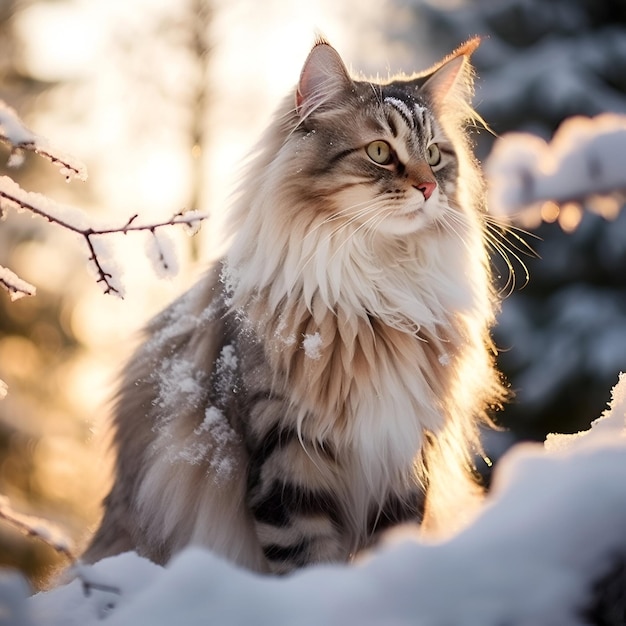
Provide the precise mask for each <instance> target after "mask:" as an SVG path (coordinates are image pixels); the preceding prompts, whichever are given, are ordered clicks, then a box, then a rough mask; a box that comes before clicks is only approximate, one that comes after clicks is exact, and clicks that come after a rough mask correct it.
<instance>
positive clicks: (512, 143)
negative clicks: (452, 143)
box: [485, 114, 626, 230]
mask: <svg viewBox="0 0 626 626" xmlns="http://www.w3.org/2000/svg"><path fill="white" fill-rule="evenodd" d="M624 163H626V115H616V114H604V115H599V116H597V117H595V118H583V117H574V118H570V119H568V120H566V121H565V122H564V123H563V124H562V125H561V126H560V127H559V129H558V130H557V132H556V134H555V135H554V138H553V139H552V141H551V142H550V143H546V142H545V141H544V140H543V139H540V138H539V137H535V136H533V135H529V134H524V133H511V134H508V135H504V136H503V137H502V138H500V139H499V140H498V141H497V142H496V144H495V146H494V148H493V150H492V152H491V154H490V156H489V159H488V160H487V163H486V166H485V169H486V173H487V177H488V179H489V187H490V206H491V207H492V209H493V210H494V211H495V212H496V213H501V214H502V213H503V214H505V215H508V216H509V217H518V218H519V216H520V215H521V216H522V218H524V217H526V218H527V217H528V213H529V212H530V213H534V214H535V215H537V214H539V215H541V217H542V218H544V219H546V220H547V221H554V220H555V219H557V218H559V221H560V222H561V224H562V225H563V226H564V227H565V228H566V229H567V230H571V229H573V228H575V226H576V225H577V224H578V221H580V217H581V215H582V209H581V205H582V204H583V203H584V204H585V206H588V207H589V208H590V209H592V210H595V211H596V212H598V213H601V214H602V215H604V216H606V217H614V216H615V214H616V213H617V211H618V210H619V207H620V206H621V202H620V201H621V200H623V197H624V195H625V194H626V169H624ZM561 212H563V214H561V215H560V213H561ZM568 227H569V228H568Z"/></svg>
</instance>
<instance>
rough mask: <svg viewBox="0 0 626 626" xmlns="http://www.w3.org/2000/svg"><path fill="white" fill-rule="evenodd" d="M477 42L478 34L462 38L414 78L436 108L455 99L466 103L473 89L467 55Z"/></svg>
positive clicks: (469, 54)
mask: <svg viewBox="0 0 626 626" xmlns="http://www.w3.org/2000/svg"><path fill="white" fill-rule="evenodd" d="M479 45H480V38H479V37H474V38H473V39H470V40H469V41H466V42H465V43H464V44H463V45H462V46H460V47H459V48H457V49H456V50H455V51H454V52H452V54H450V55H448V56H447V57H446V58H445V59H443V61H441V62H440V63H438V64H437V65H436V66H435V67H434V68H433V69H432V70H430V71H429V72H427V73H426V74H425V75H422V76H420V77H419V78H417V79H416V86H418V88H419V91H420V93H422V94H423V95H424V96H425V97H426V98H427V99H428V100H430V101H431V102H432V103H433V104H434V105H435V106H436V107H440V108H443V107H445V106H446V105H447V104H452V105H454V104H455V103H456V104H461V103H462V104H464V105H466V106H467V105H469V104H470V102H471V99H472V95H473V93H474V90H473V85H474V80H473V71H472V66H471V65H470V56H471V55H472V53H473V52H474V51H475V50H476V48H478V46H479Z"/></svg>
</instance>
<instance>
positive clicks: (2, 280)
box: [0, 265, 37, 301]
mask: <svg viewBox="0 0 626 626" xmlns="http://www.w3.org/2000/svg"><path fill="white" fill-rule="evenodd" d="M0 286H1V287H3V288H4V289H6V290H7V291H8V292H9V297H10V298H11V300H12V301H15V300H19V299H20V298H23V297H24V296H34V295H35V293H36V291H37V289H36V288H35V286H34V285H31V284H30V283H29V282H27V281H25V280H23V279H22V278H20V277H19V276H18V275H17V274H15V273H14V272H12V271H11V270H10V269H9V268H7V267H3V266H2V265H0Z"/></svg>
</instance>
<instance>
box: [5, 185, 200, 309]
mask: <svg viewBox="0 0 626 626" xmlns="http://www.w3.org/2000/svg"><path fill="white" fill-rule="evenodd" d="M10 208H12V209H15V210H18V211H29V212H30V213H33V214H34V215H38V216H39V217H42V218H44V219H45V220H47V221H48V222H51V223H53V224H57V225H58V226H61V227H62V228H64V229H66V230H69V231H71V232H73V233H76V234H77V235H79V236H81V237H82V238H83V239H84V241H85V244H86V245H87V248H88V250H89V261H90V262H91V263H92V264H93V267H94V268H95V271H96V275H97V277H96V280H97V282H98V283H100V284H101V285H102V287H103V290H104V293H106V294H113V295H117V296H120V297H123V295H124V290H123V286H122V285H121V283H120V282H119V278H118V275H117V269H116V267H115V262H114V260H113V257H112V254H111V253H110V250H109V247H108V246H107V245H106V243H105V242H104V241H103V240H102V236H103V235H111V234H113V233H122V234H128V233H131V232H141V231H144V232H146V231H147V232H149V233H151V234H152V235H153V239H154V242H153V244H152V246H151V249H152V254H151V257H150V259H151V260H152V261H153V265H154V267H155V270H156V271H157V272H158V273H159V274H161V275H163V274H166V275H171V274H172V273H175V271H176V268H177V264H176V259H175V255H174V254H173V248H172V246H171V245H170V242H169V239H167V238H166V236H165V235H164V233H162V232H159V233H158V236H157V231H158V230H159V229H162V228H164V227H166V226H174V225H177V224H182V225H184V226H187V227H188V228H189V229H190V230H191V231H192V232H193V230H194V229H195V228H197V226H198V225H199V224H200V222H201V221H202V220H204V219H205V218H206V215H205V214H203V213H200V212H198V211H188V212H186V213H182V212H179V213H176V214H175V215H173V216H172V217H171V218H169V219H167V220H162V221H159V222H153V223H150V224H137V223H136V220H137V218H138V215H133V216H132V217H131V218H130V219H129V220H128V221H127V222H126V223H125V224H122V225H119V226H101V227H93V226H91V225H89V224H88V223H87V221H86V219H85V216H84V214H83V213H82V212H81V211H79V210H77V209H75V208H74V207H69V206H64V205H61V204H59V203H57V202H54V201H53V200H51V199H50V198H48V197H46V196H44V195H42V194H39V193H34V192H30V191H25V190H24V189H22V188H21V187H20V186H19V185H18V184H17V183H16V182H15V181H14V180H12V179H11V178H9V177H7V176H1V177H0V210H3V209H10ZM13 276H14V277H15V275H14V274H13ZM1 278H2V275H0V279H1ZM6 278H7V280H6V283H7V288H8V289H9V290H10V291H11V293H14V294H15V293H19V294H20V295H32V292H30V293H29V292H28V289H27V288H26V287H25V285H27V284H26V283H24V281H21V282H16V281H15V280H10V278H11V277H10V276H7V277H6ZM15 278H17V277H15ZM18 280H19V279H18ZM0 284H2V285H3V286H4V283H3V282H0ZM31 287H32V286H31Z"/></svg>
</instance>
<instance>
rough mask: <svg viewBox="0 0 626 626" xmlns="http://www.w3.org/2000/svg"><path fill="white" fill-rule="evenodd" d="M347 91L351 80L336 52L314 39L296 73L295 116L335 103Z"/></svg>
mask: <svg viewBox="0 0 626 626" xmlns="http://www.w3.org/2000/svg"><path fill="white" fill-rule="evenodd" d="M351 88H352V80H351V79H350V75H349V74H348V70H347V69H346V66H345V65H344V64H343V61H342V60H341V57H340V56H339V53H338V52H337V51H336V50H335V49H334V48H333V47H332V46H331V45H330V44H329V43H327V42H326V41H325V40H324V39H321V38H318V39H317V41H316V43H315V46H314V47H313V49H312V50H311V52H310V53H309V56H308V57H307V60H306V61H305V63H304V67H303V68H302V72H301V74H300V81H299V82H298V88H297V90H296V110H297V112H298V114H299V115H300V117H301V118H304V117H306V116H307V115H309V114H310V113H312V112H313V111H314V110H315V109H317V108H318V107H320V106H322V105H325V104H330V103H332V102H333V101H336V100H337V98H338V97H339V96H340V95H341V94H342V93H344V92H345V91H346V90H349V89H351Z"/></svg>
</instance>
